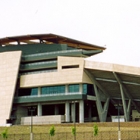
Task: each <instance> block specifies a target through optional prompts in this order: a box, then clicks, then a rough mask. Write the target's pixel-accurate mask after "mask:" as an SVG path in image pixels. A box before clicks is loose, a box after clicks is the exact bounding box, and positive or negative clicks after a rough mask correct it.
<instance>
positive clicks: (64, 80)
mask: <svg viewBox="0 0 140 140" xmlns="http://www.w3.org/2000/svg"><path fill="white" fill-rule="evenodd" d="M77 65H78V66H79V67H78V68H63V66H64V67H67V66H70V67H73V66H77ZM57 66H58V69H57V71H56V72H50V73H37V74H31V75H22V76H21V77H20V87H21V88H25V87H39V86H47V85H61V84H73V83H91V81H90V79H89V78H88V77H87V76H86V75H85V73H84V58H79V57H61V56H59V57H58V64H57ZM84 77H85V78H84Z"/></svg>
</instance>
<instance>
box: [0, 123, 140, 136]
mask: <svg viewBox="0 0 140 140" xmlns="http://www.w3.org/2000/svg"><path fill="white" fill-rule="evenodd" d="M94 124H95V123H84V124H79V123H77V124H76V131H77V132H91V131H93V125H94ZM53 125H54V127H55V130H56V133H59V132H71V128H72V126H73V124H72V123H71V124H53ZM97 125H98V128H99V131H117V130H118V123H111V122H109V123H97ZM51 126H52V125H51V124H49V125H33V133H49V130H50V128H51ZM120 128H121V131H127V130H138V129H139V130H140V123H139V122H131V123H127V122H126V123H121V124H120ZM4 129H5V127H0V133H1V132H2V131H3V130H4ZM28 133H30V125H13V126H10V127H8V134H28Z"/></svg>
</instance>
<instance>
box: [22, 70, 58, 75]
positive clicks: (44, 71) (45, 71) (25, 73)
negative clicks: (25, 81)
mask: <svg viewBox="0 0 140 140" xmlns="http://www.w3.org/2000/svg"><path fill="white" fill-rule="evenodd" d="M56 71H57V69H54V70H40V71H33V72H24V73H20V75H28V74H35V73H47V72H56Z"/></svg>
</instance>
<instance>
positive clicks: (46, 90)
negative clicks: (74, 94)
mask: <svg viewBox="0 0 140 140" xmlns="http://www.w3.org/2000/svg"><path fill="white" fill-rule="evenodd" d="M41 93H42V94H57V93H65V86H64V85H61V86H48V87H42V88H41Z"/></svg>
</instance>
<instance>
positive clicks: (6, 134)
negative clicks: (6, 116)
mask: <svg viewBox="0 0 140 140" xmlns="http://www.w3.org/2000/svg"><path fill="white" fill-rule="evenodd" d="M1 136H2V138H3V139H7V138H8V129H7V128H6V129H5V130H4V131H3V132H2V133H1Z"/></svg>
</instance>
